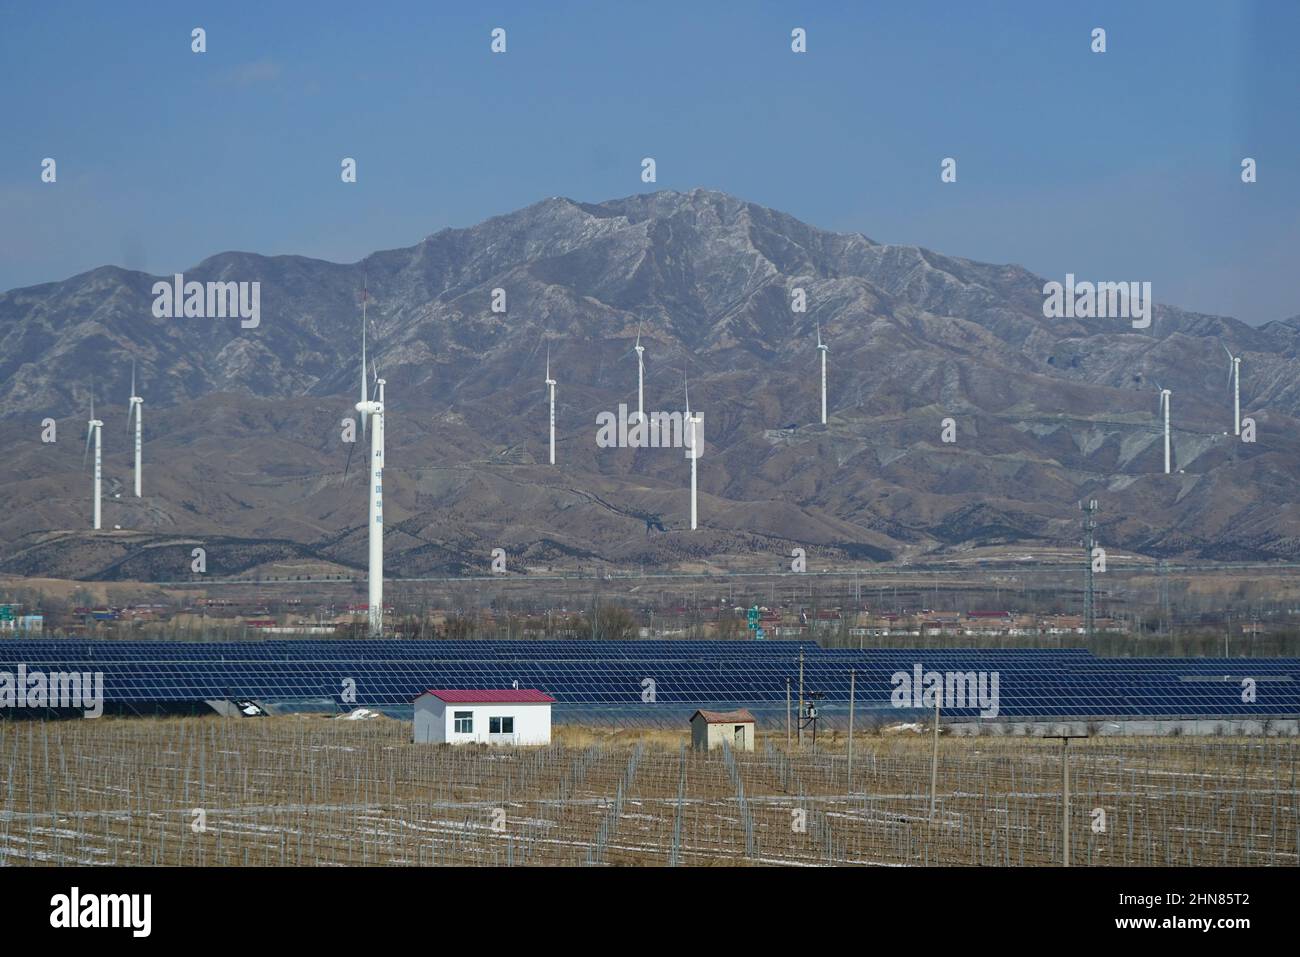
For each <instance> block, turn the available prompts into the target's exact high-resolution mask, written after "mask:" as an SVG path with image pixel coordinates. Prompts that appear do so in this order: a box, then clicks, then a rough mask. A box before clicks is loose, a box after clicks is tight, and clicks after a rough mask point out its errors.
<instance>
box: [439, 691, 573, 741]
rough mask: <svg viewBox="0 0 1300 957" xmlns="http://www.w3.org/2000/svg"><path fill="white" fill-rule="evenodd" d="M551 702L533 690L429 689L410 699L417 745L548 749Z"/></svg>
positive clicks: (543, 694)
mask: <svg viewBox="0 0 1300 957" xmlns="http://www.w3.org/2000/svg"><path fill="white" fill-rule="evenodd" d="M554 702H555V699H554V698H552V697H551V696H550V695H548V694H545V693H544V692H541V691H537V690H536V689H533V688H518V689H511V688H505V689H503V690H495V689H486V690H485V689H473V690H455V689H441V688H434V689H430V690H429V691H426V692H425V693H424V694H422V695H420V696H419V697H418V698H416V699H415V738H414V740H415V743H416V744H472V743H478V744H550V743H551V705H552V704H553V703H554Z"/></svg>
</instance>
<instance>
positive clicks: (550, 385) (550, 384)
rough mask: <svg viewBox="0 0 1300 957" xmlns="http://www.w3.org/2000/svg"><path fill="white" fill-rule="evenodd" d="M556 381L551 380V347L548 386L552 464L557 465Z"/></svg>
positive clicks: (548, 347)
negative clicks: (549, 394)
mask: <svg viewBox="0 0 1300 957" xmlns="http://www.w3.org/2000/svg"><path fill="white" fill-rule="evenodd" d="M555 384H556V383H555V380H554V379H552V378H551V347H550V346H547V347H546V385H547V388H548V389H549V390H550V393H551V464H552V465H554V464H555Z"/></svg>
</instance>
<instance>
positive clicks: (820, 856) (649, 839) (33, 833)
mask: <svg viewBox="0 0 1300 957" xmlns="http://www.w3.org/2000/svg"><path fill="white" fill-rule="evenodd" d="M409 739H410V727H409V724H408V723H406V722H397V721H390V720H383V719H380V720H373V721H361V722H353V721H333V720H327V719H321V718H297V717H283V718H271V719H253V720H234V719H222V718H194V719H170V720H111V719H102V720H98V721H66V722H7V723H5V722H0V863H9V864H43V863H63V864H79V863H118V864H175V865H214V864H236V865H242V864H248V865H299V864H408V865H415V864H479V865H557V864H558V865H565V864H570V865H572V864H598V865H599V864H605V865H667V864H670V863H679V864H682V865H691V866H708V865H717V864H765V863H787V864H845V863H850V864H872V863H875V864H927V863H928V864H966V865H971V864H974V865H979V864H985V865H1021V864H1051V863H1055V862H1057V861H1058V860H1059V858H1060V834H1061V816H1062V815H1061V811H1062V806H1061V764H1060V745H1059V744H1056V743H1054V742H1047V741H1041V740H1032V739H1030V740H1026V739H1021V738H1015V739H1011V738H1008V739H1001V738H998V739H994V738H977V739H954V738H944V739H942V740H941V741H940V758H939V772H940V773H939V794H938V798H939V799H938V814H937V816H936V819H935V820H934V821H933V822H931V821H930V820H929V819H928V818H929V803H930V795H929V782H930V746H931V745H930V740H929V738H928V737H927V736H896V737H884V738H881V737H873V738H866V739H859V740H856V741H855V748H854V752H855V753H854V774H853V781H852V786H850V782H849V780H848V768H847V761H846V755H845V750H844V747H843V742H842V736H840V741H839V742H830V743H828V742H826V740H825V739H823V740H822V741H821V742H819V745H820V746H819V749H818V750H817V752H815V753H814V752H813V751H812V750H811V749H808V750H805V751H802V752H797V753H790V754H787V753H786V752H785V750H784V743H785V742H784V734H783V733H781V734H773V735H769V736H766V737H760V742H759V750H758V751H757V752H755V753H753V754H739V755H734V756H728V755H726V754H723V753H720V752H714V753H712V754H707V755H705V754H695V753H692V752H691V751H690V750H689V747H688V746H687V734H686V733H685V732H680V733H679V732H669V731H644V732H637V731H628V730H605V729H592V728H577V727H572V726H559V727H557V729H556V741H555V743H554V744H552V745H550V746H548V747H544V748H519V749H511V748H488V747H458V748H453V747H448V746H425V745H413V744H411V743H410V740H409ZM1298 754H1300V744H1297V742H1295V741H1294V740H1293V739H1258V738H1255V739H1248V740H1247V739H1243V740H1231V739H1224V738H1214V739H1190V738H1185V739H1168V738H1165V739H1127V740H1124V739H1116V738H1103V739H1093V740H1089V741H1081V742H1076V743H1075V744H1072V745H1071V746H1070V760H1071V769H1072V772H1071V793H1072V795H1073V802H1072V806H1073V809H1074V810H1073V817H1072V827H1071V838H1070V840H1071V848H1072V858H1073V861H1074V863H1076V864H1094V865H1108V864H1109V865H1153V864H1154V865H1166V864H1174V865H1185V864H1192V865H1211V864H1227V865H1295V864H1296V863H1297V851H1298V850H1300V847H1298V842H1300V830H1298V829H1297V807H1298V801H1300V792H1298V791H1297V783H1296V780H1295V769H1296V758H1297V756H1298ZM198 809H201V810H202V811H203V816H204V827H203V828H202V829H197V828H196V827H195V822H196V820H197V818H196V815H195V811H196V810H198ZM1094 809H1100V810H1102V811H1104V812H1105V819H1106V820H1105V823H1106V826H1105V829H1104V830H1100V831H1098V830H1094V827H1093V822H1094V817H1093V813H1094Z"/></svg>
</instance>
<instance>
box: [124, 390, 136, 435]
mask: <svg viewBox="0 0 1300 957" xmlns="http://www.w3.org/2000/svg"><path fill="white" fill-rule="evenodd" d="M131 392H132V393H133V394H134V393H135V390H134V389H132V390H131ZM133 415H135V403H134V402H132V403H131V408H129V409H127V410H126V431H127V434H128V435H129V434H130V433H131V416H133Z"/></svg>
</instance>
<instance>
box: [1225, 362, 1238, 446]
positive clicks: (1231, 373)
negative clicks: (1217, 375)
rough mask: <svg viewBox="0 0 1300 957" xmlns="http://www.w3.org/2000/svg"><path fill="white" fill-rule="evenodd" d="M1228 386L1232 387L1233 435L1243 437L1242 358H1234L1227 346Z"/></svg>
mask: <svg viewBox="0 0 1300 957" xmlns="http://www.w3.org/2000/svg"><path fill="white" fill-rule="evenodd" d="M1223 351H1224V352H1227V353H1228V384H1229V385H1231V386H1232V434H1233V435H1241V356H1234V355H1233V354H1232V352H1231V351H1230V350H1229V349H1228V347H1227V346H1224V347H1223Z"/></svg>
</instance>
